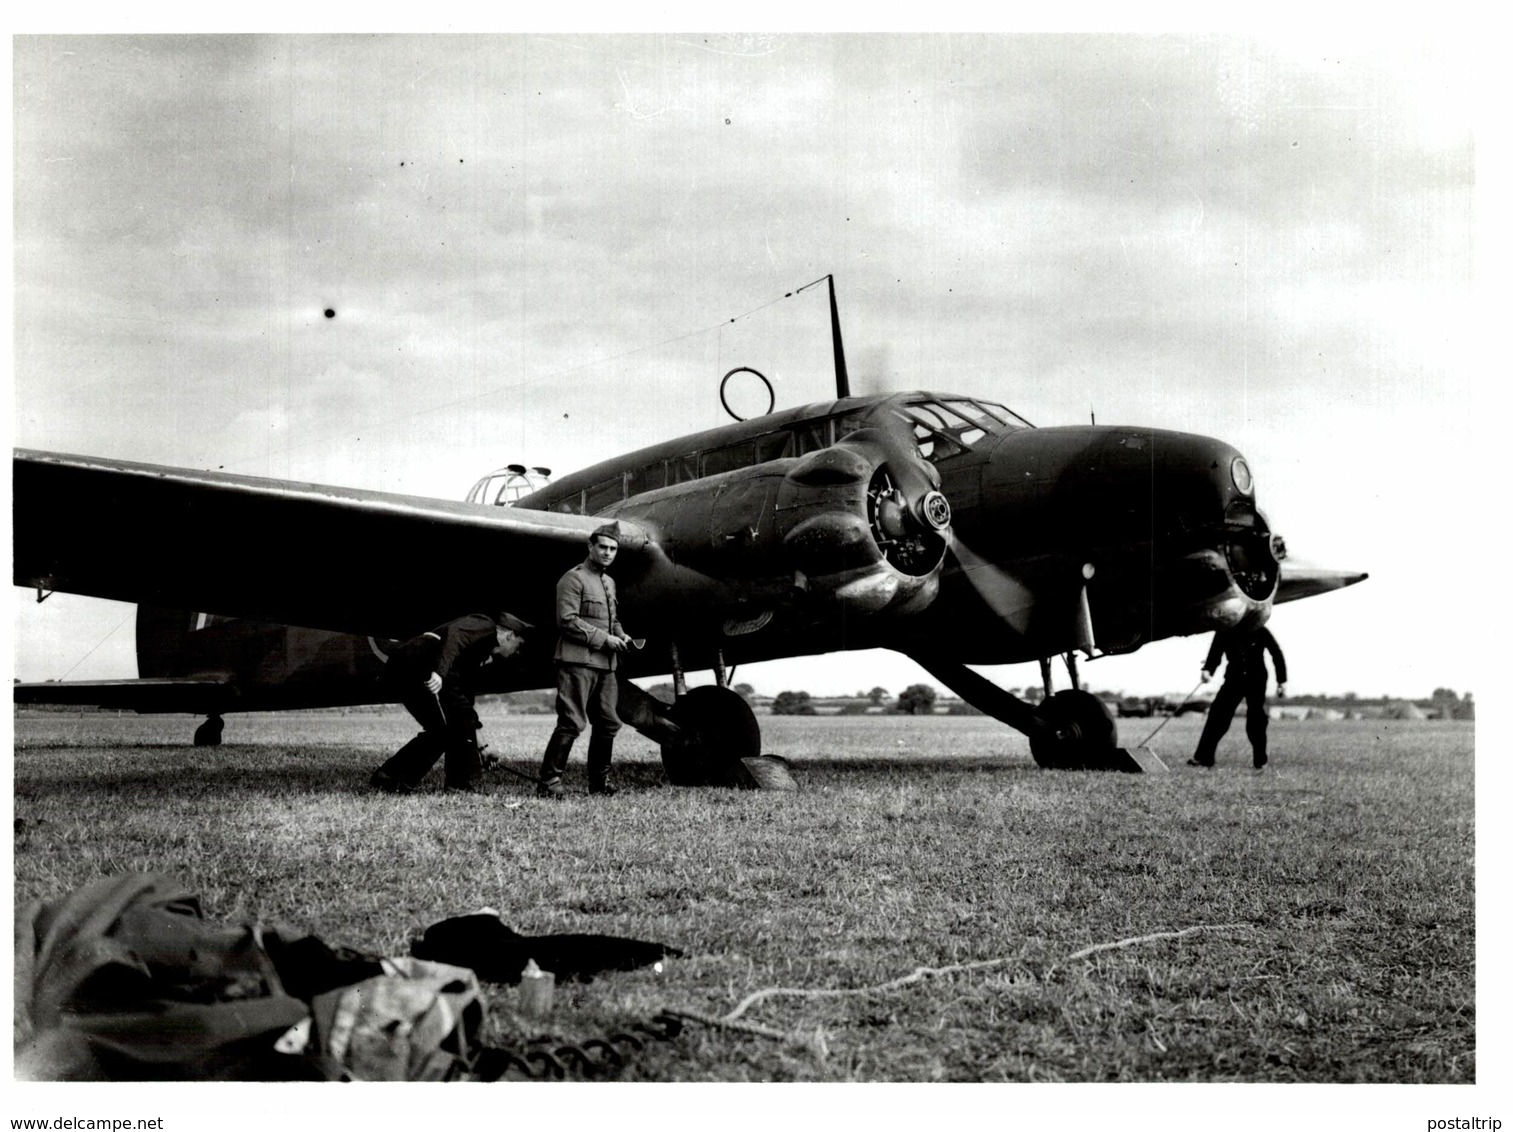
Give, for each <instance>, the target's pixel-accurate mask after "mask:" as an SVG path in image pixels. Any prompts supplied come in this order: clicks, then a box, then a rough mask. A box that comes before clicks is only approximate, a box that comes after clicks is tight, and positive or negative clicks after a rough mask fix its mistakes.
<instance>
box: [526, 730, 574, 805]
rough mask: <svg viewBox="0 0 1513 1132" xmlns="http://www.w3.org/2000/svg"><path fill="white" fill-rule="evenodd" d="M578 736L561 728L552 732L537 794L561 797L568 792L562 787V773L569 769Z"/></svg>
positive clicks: (544, 757)
mask: <svg viewBox="0 0 1513 1132" xmlns="http://www.w3.org/2000/svg"><path fill="white" fill-rule="evenodd" d="M576 738H577V736H576V735H571V734H569V733H568V732H566V731H563V730H562V729H561V728H558V729H557V730H555V731H553V732H552V737H551V739H549V740H548V741H547V744H546V754H544V755H543V756H542V757H541V780H540V781H539V782H538V783H537V784H536V794H537V796H539V797H542V798H560V797H562V795H563V794H565V793H566V791H565V790H563V789H562V775H563V774H564V773H565V772H566V771H567V758H568V756H569V755H571V754H572V753H573V740H575V739H576Z"/></svg>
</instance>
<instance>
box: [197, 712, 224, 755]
mask: <svg viewBox="0 0 1513 1132" xmlns="http://www.w3.org/2000/svg"><path fill="white" fill-rule="evenodd" d="M224 730H226V721H225V720H224V719H222V718H221V717H220V716H218V715H212V716H211V717H210V718H209V719H207V720H205V722H204V723H202V724H200V725H199V726H198V727H196V728H195V729H194V745H195V746H196V747H219V746H220V745H221V732H222V731H224Z"/></svg>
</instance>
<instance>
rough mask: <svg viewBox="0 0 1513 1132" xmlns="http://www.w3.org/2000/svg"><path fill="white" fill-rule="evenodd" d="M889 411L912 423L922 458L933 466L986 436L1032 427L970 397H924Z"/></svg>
mask: <svg viewBox="0 0 1513 1132" xmlns="http://www.w3.org/2000/svg"><path fill="white" fill-rule="evenodd" d="M887 408H888V409H889V410H891V411H892V412H895V413H897V414H898V415H900V416H902V417H903V418H904V420H905V421H906V422H907V423H908V424H909V426H910V428H911V429H912V430H913V432H914V439H915V441H916V442H917V443H918V444H919V451H920V455H922V456H923V457H924V458H925V459H926V460H929V461H930V462H931V463H938V462H939V461H941V460H944V459H947V458H949V457H951V456H955V455H958V454H959V453H961V452H965V451H967V450H969V449H971V448H972V447H973V446H974V445H976V444H977V442H978V441H980V440H981V439H982V438H983V437H985V436H997V435H998V434H999V433H1002V432H1008V431H1012V430H1014V429H1020V428H1028V427H1030V423H1029V422H1028V421H1026V420H1025V419H1024V418H1023V417H1021V416H1020V415H1019V414H1018V413H1014V412H1011V411H1010V410H1009V409H1006V408H1004V407H1003V406H1002V405H997V404H994V403H993V402H992V401H978V400H975V399H973V398H969V397H940V398H934V397H920V398H915V399H913V400H908V401H904V402H902V403H897V404H891V405H889V406H887Z"/></svg>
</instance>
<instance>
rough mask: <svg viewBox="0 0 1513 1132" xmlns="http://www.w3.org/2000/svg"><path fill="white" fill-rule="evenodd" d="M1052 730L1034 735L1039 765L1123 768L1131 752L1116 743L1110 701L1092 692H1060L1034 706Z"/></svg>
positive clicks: (1034, 753) (1033, 752)
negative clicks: (1039, 735)
mask: <svg viewBox="0 0 1513 1132" xmlns="http://www.w3.org/2000/svg"><path fill="white" fill-rule="evenodd" d="M1035 714H1036V715H1038V716H1039V717H1040V718H1041V719H1042V720H1043V721H1044V722H1045V723H1047V724H1049V725H1050V728H1051V732H1052V733H1051V734H1048V735H1045V736H1042V737H1033V736H1032V737H1031V739H1030V754H1031V755H1032V756H1033V757H1034V759H1035V764H1036V765H1037V766H1042V767H1047V768H1049V769H1052V770H1123V769H1125V767H1124V763H1125V761H1126V760H1127V758H1128V756H1126V755H1124V754H1123V752H1121V751H1120V750H1119V747H1118V745H1117V734H1116V733H1117V728H1116V727H1115V726H1114V717H1113V715H1112V714H1111V713H1110V712H1109V710H1108V705H1107V704H1105V703H1104V702H1103V701H1102V700H1100V699H1099V698H1098V697H1097V696H1095V695H1093V694H1092V693H1091V692H1080V691H1064V692H1057V693H1056V694H1055V695H1054V696H1052V697H1051V698H1050V699H1048V700H1046V701H1045V702H1044V703H1042V704H1041V705H1040V706H1039V707H1038V708H1036V709H1035Z"/></svg>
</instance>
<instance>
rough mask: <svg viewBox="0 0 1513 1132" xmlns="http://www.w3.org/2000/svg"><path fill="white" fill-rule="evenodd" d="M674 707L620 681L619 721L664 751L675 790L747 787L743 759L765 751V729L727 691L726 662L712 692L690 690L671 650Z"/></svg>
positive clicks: (719, 662)
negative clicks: (684, 788)
mask: <svg viewBox="0 0 1513 1132" xmlns="http://www.w3.org/2000/svg"><path fill="white" fill-rule="evenodd" d="M671 652H672V670H673V689H674V694H675V695H676V696H677V698H676V699H675V700H674V701H673V703H672V704H671V705H668V704H665V703H663V702H661V701H660V700H657V699H655V698H654V697H652V696H650V695H648V694H647V693H646V692H643V691H642V690H641V689H640V688H638V687H636V686H635V685H634V684H632V683H631V682H630V681H629V680H621V681H620V705H619V708H618V711H619V714H620V719H621V720H622V721H623V722H625V723H628V724H630V726H632V727H634V728H635V729H636V730H637V731H639V732H640V733H641V734H642V735H645V736H646V737H647V738H648V739H650V740H651V741H652V742H653V743H656V744H658V745H659V746H660V747H661V748H662V769H663V770H664V771H665V772H666V773H667V781H668V782H670V783H672V785H674V786H741V785H748V784H749V782H748V779H749V778H750V773H749V771H748V769H747V767H746V764H744V763H743V762H742V761H741V760H742V759H748V758H754V757H755V756H757V755H759V754H760V753H761V750H762V728H761V725H760V724H758V723H757V719H756V714H755V713H754V712H753V711H752V710H751V705H750V704H748V703H747V702H746V700H745V698H744V697H742V696H741V695H740V694H739V693H737V692H735V691H733V690H732V689H731V688H729V687H727V686H726V685H727V679H728V677H727V674H726V671H725V663H724V660H723V658H722V657H720V656H719V654H718V653H716V656H715V679H716V680H718V681H719V683H718V684H716V685H715V686H713V687H709V686H705V687H701V688H689V687H687V685H686V684H685V683H684V681H683V666H682V663H681V661H680V660H679V658H678V650H677V646H676V645H673V646H672V649H671Z"/></svg>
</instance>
